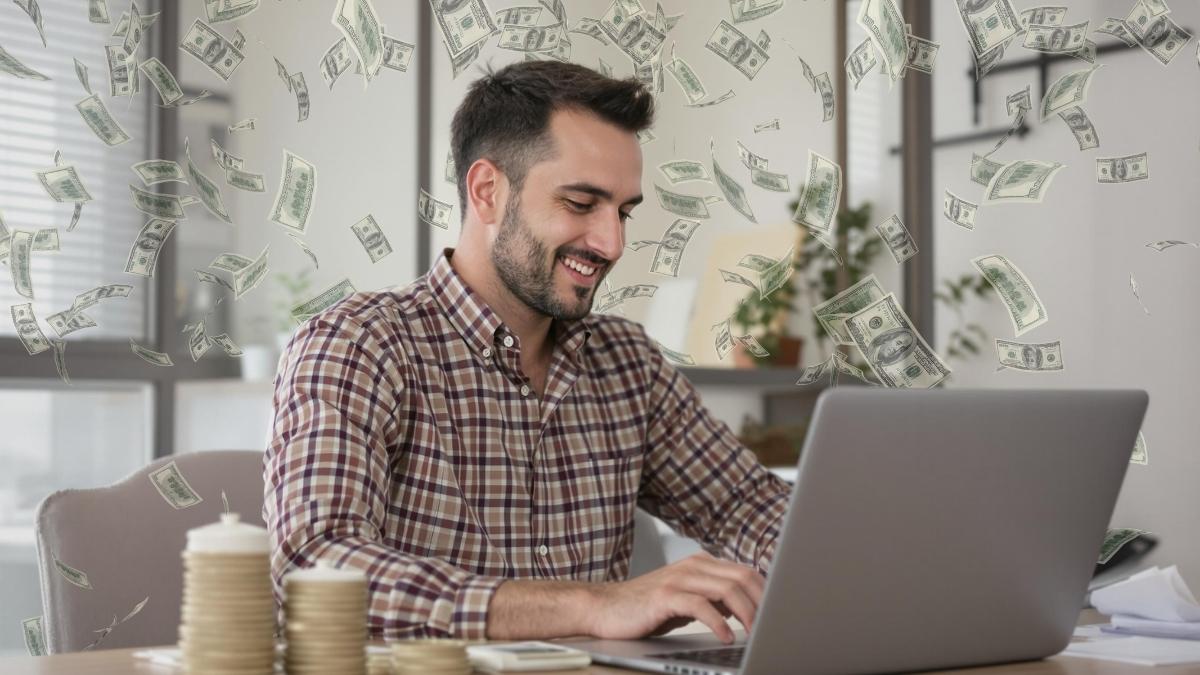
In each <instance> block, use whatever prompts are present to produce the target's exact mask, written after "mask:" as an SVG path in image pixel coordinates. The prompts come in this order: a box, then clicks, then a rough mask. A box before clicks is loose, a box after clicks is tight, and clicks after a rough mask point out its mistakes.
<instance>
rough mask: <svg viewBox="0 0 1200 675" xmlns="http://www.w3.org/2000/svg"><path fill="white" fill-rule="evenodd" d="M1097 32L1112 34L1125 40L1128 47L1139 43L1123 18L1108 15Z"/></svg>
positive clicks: (1122, 40)
mask: <svg viewBox="0 0 1200 675" xmlns="http://www.w3.org/2000/svg"><path fill="white" fill-rule="evenodd" d="M1095 32H1097V33H1105V34H1107V35H1111V36H1113V37H1115V38H1117V39H1118V40H1120V41H1121V42H1124V43H1125V46H1126V47H1134V46H1136V45H1137V44H1138V41H1137V38H1135V37H1134V36H1133V33H1130V32H1129V28H1128V27H1127V26H1126V25H1125V22H1124V21H1122V20H1121V19H1114V18H1112V17H1108V18H1106V19H1104V22H1103V23H1101V24H1100V27H1099V28H1097V29H1096V31H1095Z"/></svg>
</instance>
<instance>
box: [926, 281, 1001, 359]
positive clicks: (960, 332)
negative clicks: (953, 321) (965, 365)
mask: <svg viewBox="0 0 1200 675" xmlns="http://www.w3.org/2000/svg"><path fill="white" fill-rule="evenodd" d="M942 285H943V286H944V287H945V291H942V290H937V291H934V293H933V297H934V299H936V300H937V301H938V302H940V303H942V304H943V305H945V306H946V307H949V308H950V309H952V310H954V314H955V316H957V317H958V325H957V326H955V328H954V330H952V331H950V339H949V342H948V343H947V344H946V347H945V349H944V350H943V352H942V353H943V355H944V356H945V357H946V359H947V360H949V359H965V358H967V357H968V356H974V355H977V354H979V353H980V346H981V344H980V343H986V342H987V341H988V334H987V331H986V330H984V329H983V326H980V325H979V324H977V323H971V322H968V321H967V319H966V316H965V315H964V314H963V306H964V305H966V304H967V302H968V301H969V300H970V299H971V298H973V297H976V298H980V299H987V297H988V295H990V294H992V293H995V292H996V289H994V288H992V285H991V284H990V283H988V281H987V279H985V278H983V277H982V276H981V275H978V274H964V275H962V276H960V277H959V278H958V279H942ZM976 340H978V341H979V342H978V343H977V342H976Z"/></svg>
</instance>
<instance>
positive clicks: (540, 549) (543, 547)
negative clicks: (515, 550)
mask: <svg viewBox="0 0 1200 675" xmlns="http://www.w3.org/2000/svg"><path fill="white" fill-rule="evenodd" d="M549 554H550V549H549V548H548V547H547V546H546V545H545V544H542V545H541V546H539V547H538V555H542V556H544V555H549Z"/></svg>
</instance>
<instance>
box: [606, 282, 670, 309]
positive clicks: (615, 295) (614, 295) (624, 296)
mask: <svg viewBox="0 0 1200 675" xmlns="http://www.w3.org/2000/svg"><path fill="white" fill-rule="evenodd" d="M656 291H658V286H655V285H653V284H635V285H633V286H623V287H621V288H618V289H617V290H615V291H612V292H611V293H605V294H604V295H602V296H600V297H599V298H597V299H596V306H595V308H594V311H595V312H596V313H598V314H602V313H604V312H607V311H608V310H610V309H612V308H613V307H616V306H617V305H619V304H621V303H623V302H625V301H627V300H632V299H634V298H649V297H653V296H654V293H655V292H656Z"/></svg>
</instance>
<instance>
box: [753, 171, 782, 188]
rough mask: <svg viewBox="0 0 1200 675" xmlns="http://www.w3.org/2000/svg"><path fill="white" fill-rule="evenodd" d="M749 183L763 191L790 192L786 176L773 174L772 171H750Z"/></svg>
mask: <svg viewBox="0 0 1200 675" xmlns="http://www.w3.org/2000/svg"><path fill="white" fill-rule="evenodd" d="M750 182H751V183H754V184H755V185H757V186H759V187H760V188H762V189H764V190H770V191H772V192H791V191H792V188H791V185H790V183H789V182H788V177H787V174H783V173H775V172H774V171H764V170H762V169H751V170H750Z"/></svg>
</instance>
